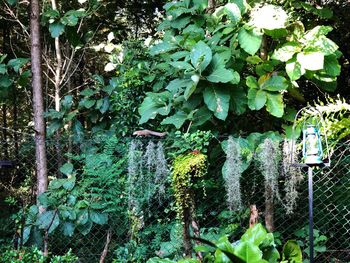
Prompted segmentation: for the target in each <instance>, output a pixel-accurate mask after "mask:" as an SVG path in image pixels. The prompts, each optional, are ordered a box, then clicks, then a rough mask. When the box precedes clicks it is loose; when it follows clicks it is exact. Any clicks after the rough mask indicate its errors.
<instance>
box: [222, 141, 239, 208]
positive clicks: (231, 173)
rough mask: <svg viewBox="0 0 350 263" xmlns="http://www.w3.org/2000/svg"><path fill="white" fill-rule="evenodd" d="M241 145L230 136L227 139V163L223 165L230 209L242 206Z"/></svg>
mask: <svg viewBox="0 0 350 263" xmlns="http://www.w3.org/2000/svg"><path fill="white" fill-rule="evenodd" d="M242 166H243V164H242V158H241V147H240V145H239V144H238V143H237V141H234V140H233V138H232V137H231V136H230V137H229V139H228V141H227V148H226V163H225V165H224V167H223V171H224V172H223V176H224V180H225V188H226V196H227V205H228V208H229V209H230V210H239V209H241V208H242V197H241V187H240V181H239V180H240V177H241V175H242V168H241V167H242Z"/></svg>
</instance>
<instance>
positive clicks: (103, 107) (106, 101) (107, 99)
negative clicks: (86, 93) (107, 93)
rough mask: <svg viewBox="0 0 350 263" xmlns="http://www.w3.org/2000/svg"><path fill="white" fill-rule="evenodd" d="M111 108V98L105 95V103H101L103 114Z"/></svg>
mask: <svg viewBox="0 0 350 263" xmlns="http://www.w3.org/2000/svg"><path fill="white" fill-rule="evenodd" d="M108 109H109V98H108V97H104V98H103V103H102V105H101V107H100V108H99V110H100V112H101V113H102V114H104V113H106V112H107V111H108Z"/></svg>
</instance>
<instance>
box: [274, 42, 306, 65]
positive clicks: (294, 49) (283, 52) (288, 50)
mask: <svg viewBox="0 0 350 263" xmlns="http://www.w3.org/2000/svg"><path fill="white" fill-rule="evenodd" d="M301 49H302V46H301V45H300V44H299V43H298V42H288V43H286V44H284V45H283V46H282V47H280V48H278V49H276V50H275V52H274V53H273V55H272V59H277V60H279V61H283V62H286V61H288V60H290V59H291V58H292V57H293V55H294V54H295V53H298V52H300V51H301Z"/></svg>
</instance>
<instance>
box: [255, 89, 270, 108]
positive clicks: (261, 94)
mask: <svg viewBox="0 0 350 263" xmlns="http://www.w3.org/2000/svg"><path fill="white" fill-rule="evenodd" d="M266 100H267V96H266V92H265V91H263V90H258V91H257V92H256V95H255V99H254V108H255V110H260V109H261V108H262V107H264V106H265V103H266Z"/></svg>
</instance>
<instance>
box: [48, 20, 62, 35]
mask: <svg viewBox="0 0 350 263" xmlns="http://www.w3.org/2000/svg"><path fill="white" fill-rule="evenodd" d="M49 31H50V33H51V37H53V38H56V37H59V36H60V35H62V34H63V33H64V25H63V24H62V23H60V22H53V23H52V24H50V25H49Z"/></svg>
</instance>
